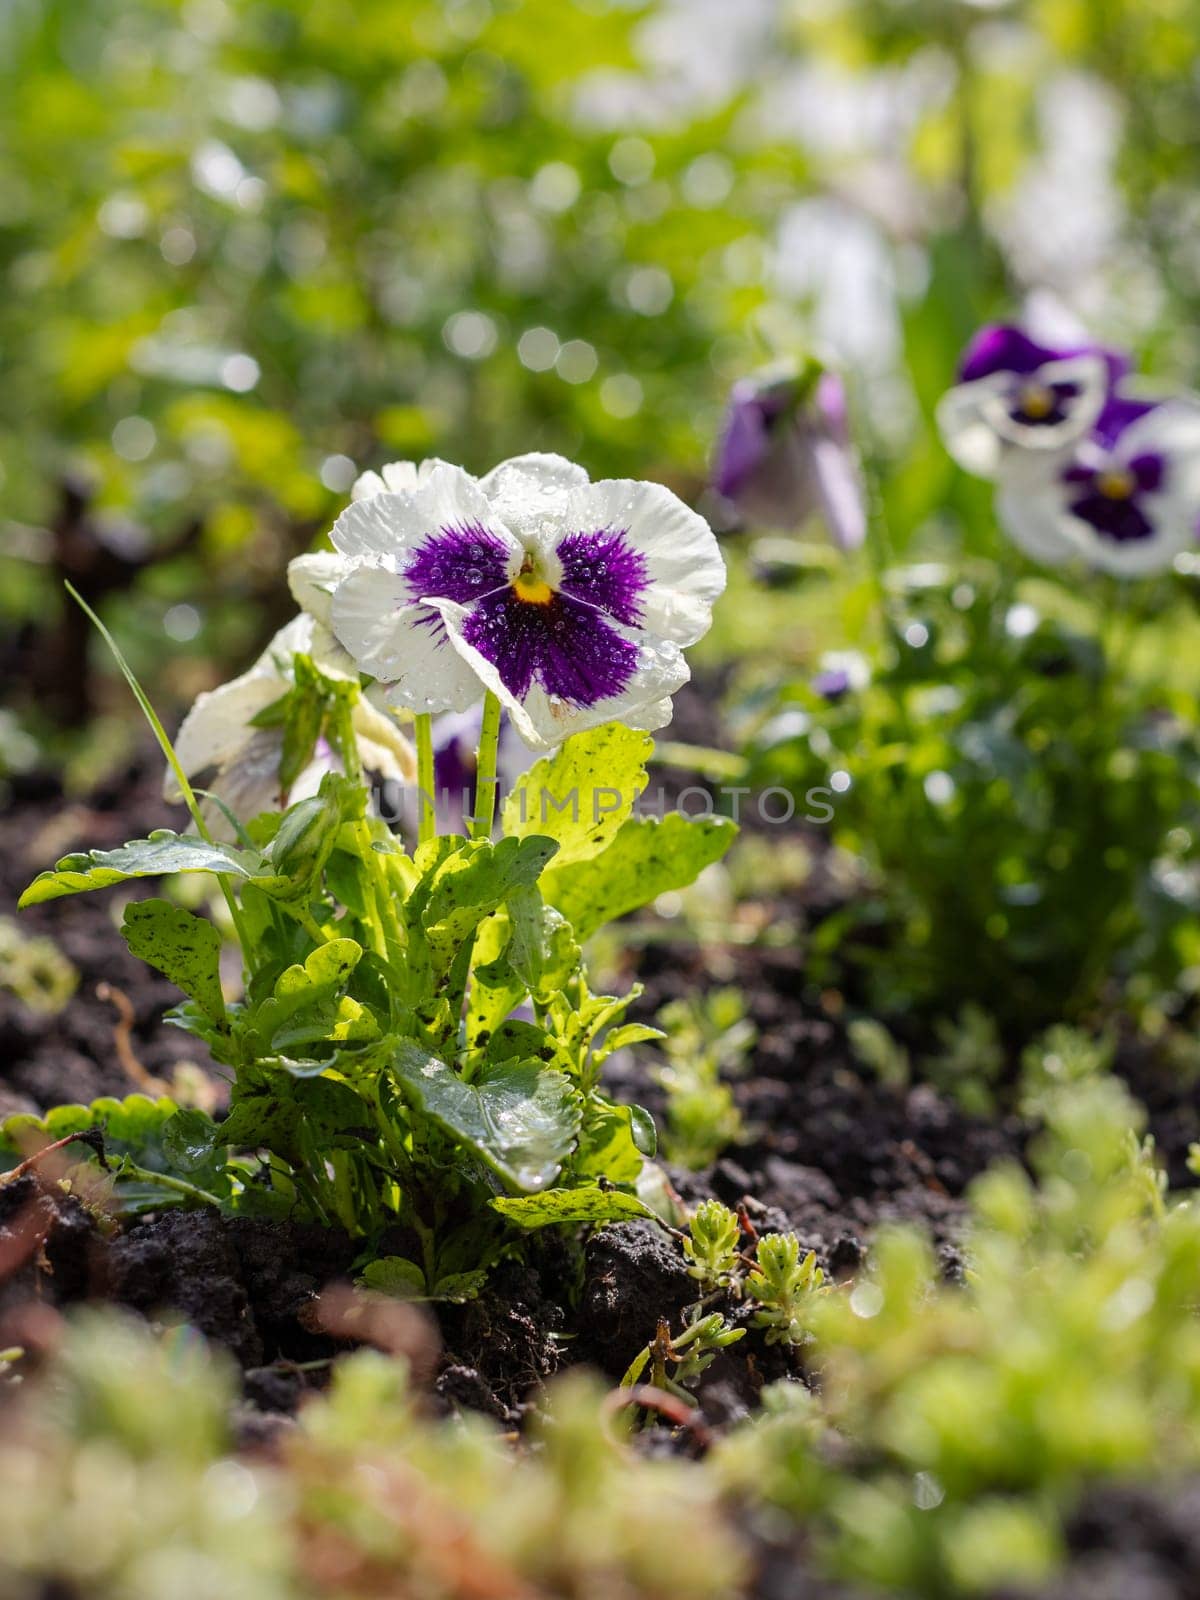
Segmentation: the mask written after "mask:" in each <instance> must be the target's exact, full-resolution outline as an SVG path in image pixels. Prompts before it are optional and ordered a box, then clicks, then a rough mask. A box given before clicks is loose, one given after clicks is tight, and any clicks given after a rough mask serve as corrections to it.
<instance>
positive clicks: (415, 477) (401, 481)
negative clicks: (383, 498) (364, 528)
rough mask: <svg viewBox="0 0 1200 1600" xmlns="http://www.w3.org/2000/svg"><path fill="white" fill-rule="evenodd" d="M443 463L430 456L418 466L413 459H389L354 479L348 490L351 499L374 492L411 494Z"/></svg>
mask: <svg viewBox="0 0 1200 1600" xmlns="http://www.w3.org/2000/svg"><path fill="white" fill-rule="evenodd" d="M442 465H443V463H442V462H441V461H439V460H438V458H437V457H436V456H430V457H429V458H428V459H427V460H425V461H422V462H421V463H420V465H419V466H418V465H417V463H416V462H415V461H389V462H388V464H387V465H386V466H385V467H381V468H380V470H379V471H378V472H364V473H362V474H361V476H359V477H358V478H356V479H355V481H354V487H353V488H352V489H351V491H350V498H351V499H352V500H369V499H370V498H371V496H372V495H376V494H411V493H412V492H413V490H414V489H419V488H420V487H421V485H422V484H423V483H424V482H425V481H426V479H427V478H428V477H429V476H430V474H431V473H432V472H433V469H434V468H435V467H440V466H442Z"/></svg>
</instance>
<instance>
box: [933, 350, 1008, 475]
mask: <svg viewBox="0 0 1200 1600" xmlns="http://www.w3.org/2000/svg"><path fill="white" fill-rule="evenodd" d="M1008 388H1009V376H1008V374H1007V373H1003V372H994V373H991V374H990V375H989V376H988V377H986V378H979V379H977V380H976V382H974V383H960V384H958V385H956V386H955V388H953V389H948V390H947V391H946V393H945V394H944V395H943V396H942V397H941V399H940V400H939V401H938V403H937V411H936V417H937V425H938V432H939V433H940V434H941V436H942V441H943V443H944V444H945V446H946V449H947V450H948V451H949V453H950V455H951V456H952V457H953V458H954V460H955V461H957V462H958V464H959V466H960V467H961V468H962V469H963V471H964V472H970V473H972V474H973V475H974V476H975V477H977V478H994V477H995V476H996V474H997V472H998V471H999V468H1000V461H1001V458H1002V456H1003V454H1004V446H1003V443H1002V442H1001V439H1000V436H999V434H997V432H996V430H995V428H994V427H993V426H992V423H991V422H990V421H989V420H988V412H987V407H986V401H987V400H988V399H990V398H991V397H992V396H994V395H1002V394H1007V393H1008Z"/></svg>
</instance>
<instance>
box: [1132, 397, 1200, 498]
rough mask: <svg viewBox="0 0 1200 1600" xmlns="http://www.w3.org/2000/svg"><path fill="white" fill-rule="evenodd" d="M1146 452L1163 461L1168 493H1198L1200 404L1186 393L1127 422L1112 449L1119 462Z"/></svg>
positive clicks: (1182, 494) (1199, 490) (1199, 491)
mask: <svg viewBox="0 0 1200 1600" xmlns="http://www.w3.org/2000/svg"><path fill="white" fill-rule="evenodd" d="M1147 453H1152V454H1154V455H1160V456H1162V457H1163V458H1164V460H1165V461H1166V463H1167V472H1168V485H1169V492H1170V493H1171V494H1172V495H1175V496H1179V497H1183V496H1187V495H1196V494H1197V493H1200V403H1198V402H1197V401H1196V400H1195V399H1193V398H1192V397H1190V396H1189V397H1186V398H1184V397H1181V398H1179V399H1178V400H1169V401H1166V402H1164V404H1162V405H1160V406H1156V407H1155V409H1154V410H1153V411H1149V412H1147V414H1146V415H1145V416H1144V417H1139V419H1138V420H1137V421H1136V422H1132V423H1130V425H1129V427H1127V428H1126V429H1125V431H1124V432H1123V433H1122V434H1121V436H1120V438H1119V439H1118V440H1117V444H1116V448H1115V450H1114V451H1113V455H1114V457H1115V459H1116V460H1118V461H1121V462H1126V461H1132V460H1134V458H1135V457H1137V456H1141V455H1146V454H1147Z"/></svg>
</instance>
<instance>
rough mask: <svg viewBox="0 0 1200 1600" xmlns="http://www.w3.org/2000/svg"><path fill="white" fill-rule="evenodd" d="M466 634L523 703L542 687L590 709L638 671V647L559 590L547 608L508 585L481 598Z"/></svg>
mask: <svg viewBox="0 0 1200 1600" xmlns="http://www.w3.org/2000/svg"><path fill="white" fill-rule="evenodd" d="M463 638H464V639H465V640H466V641H467V643H468V644H469V645H471V646H472V647H473V648H474V649H476V650H478V651H479V653H480V655H481V656H483V657H485V658H486V659H487V660H488V661H490V662H491V663H492V665H493V666H494V667H495V668H496V671H497V672H498V673H499V674H500V681H501V682H502V683H503V685H504V687H505V688H506V689H507V690H508V691H509V693H510V694H513V695H515V696H516V697H517V699H518V700H523V699H524V698H525V696H526V695H527V694H528V693H529V691H530V689H531V688H532V687H533V685H534V683H535V682H536V683H538V684H540V686H541V687H542V688H543V689H544V690H545V692H546V693H547V694H548V695H554V696H557V697H558V698H560V699H562V700H565V701H569V702H570V703H571V704H573V705H580V706H593V705H595V704H596V703H597V701H600V700H608V699H611V698H612V696H613V695H617V694H620V693H621V691H622V690H623V689H624V688H625V687H626V685H627V684H628V683H629V681H630V679H631V678H632V677H633V675H634V673H635V672H636V670H637V655H638V653H637V647H636V646H635V645H632V644H630V643H629V641H628V640H626V639H623V638H622V637H621V636H620V634H619V633H617V631H616V629H615V628H612V627H610V626H609V624H608V623H607V622H606V621H605V620H604V618H603V617H602V616H600V615H599V614H598V613H597V611H596V609H595V608H594V607H593V606H590V605H585V604H584V603H583V602H582V601H579V600H575V599H573V598H572V597H571V596H570V595H566V594H556V595H555V596H554V598H553V599H552V600H550V601H548V602H547V603H546V604H545V605H536V604H533V603H531V602H530V601H528V600H522V599H520V598H519V597H518V596H517V595H516V594H515V593H514V591H513V590H512V589H511V588H506V589H504V590H502V591H501V592H499V593H497V594H490V595H487V596H485V597H484V598H483V599H482V600H480V601H478V603H477V604H476V605H475V606H473V607H472V609H471V611H470V613H469V615H468V616H467V618H466V620H465V622H464V623H463Z"/></svg>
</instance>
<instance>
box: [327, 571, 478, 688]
mask: <svg viewBox="0 0 1200 1600" xmlns="http://www.w3.org/2000/svg"><path fill="white" fill-rule="evenodd" d="M333 625H334V628H335V629H336V631H337V636H338V638H339V639H340V640H341V642H342V643H343V644H344V645H345V647H346V648H347V649H348V650H349V652H350V654H351V655H352V656H353V658H354V660H355V661H356V662H357V663H358V665H359V667H360V669H361V670H362V671H363V672H369V673H370V674H371V676H372V677H373V678H377V679H378V680H379V681H380V683H382V684H385V685H386V686H387V687H386V689H385V695H386V698H387V701H388V703H389V705H396V706H400V707H403V708H405V709H406V710H410V711H465V710H466V709H467V707H468V706H469V705H470V704H471V703H472V702H473V701H475V700H478V699H479V698H480V692H479V681H478V679H477V678H476V676H475V674H474V673H473V672H472V671H471V669H470V668H469V667H468V666H466V665H465V664H464V662H463V660H462V659H461V657H460V656H459V655H458V654H457V653H456V652H455V651H454V650H453V649H452V648H451V646H450V644H449V642H448V641H447V639H446V635H445V630H444V629H443V628H442V627H440V626H439V625H438V618H437V614H436V613H435V612H433V611H432V610H431V609H430V608H429V607H428V606H423V605H414V604H413V603H412V602H411V601H410V599H409V587H408V581H407V579H405V578H403V577H400V576H399V575H398V574H397V573H395V572H391V571H389V570H388V568H386V567H383V566H361V567H357V568H356V569H355V570H354V571H353V572H352V573H351V574H350V576H349V577H348V578H345V579H344V580H343V581H342V582H341V583H340V584H339V585H338V587H337V590H336V592H335V594H334V597H333Z"/></svg>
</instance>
